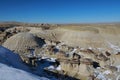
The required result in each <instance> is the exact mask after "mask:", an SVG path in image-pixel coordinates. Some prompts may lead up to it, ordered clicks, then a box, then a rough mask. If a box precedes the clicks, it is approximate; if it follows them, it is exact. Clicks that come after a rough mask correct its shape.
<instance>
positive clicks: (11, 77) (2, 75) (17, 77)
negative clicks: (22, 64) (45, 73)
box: [0, 63, 49, 80]
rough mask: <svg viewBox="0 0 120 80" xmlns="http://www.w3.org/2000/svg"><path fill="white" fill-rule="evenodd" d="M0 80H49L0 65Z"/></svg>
mask: <svg viewBox="0 0 120 80" xmlns="http://www.w3.org/2000/svg"><path fill="white" fill-rule="evenodd" d="M0 80H49V79H47V78H44V77H39V76H36V75H33V74H31V73H28V72H25V71H23V70H19V69H16V68H12V67H9V66H7V65H4V64H1V63H0Z"/></svg>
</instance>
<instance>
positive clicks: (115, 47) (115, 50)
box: [107, 42, 120, 54]
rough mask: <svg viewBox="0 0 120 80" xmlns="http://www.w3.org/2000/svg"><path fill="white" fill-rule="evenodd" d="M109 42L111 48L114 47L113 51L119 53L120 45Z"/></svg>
mask: <svg viewBox="0 0 120 80" xmlns="http://www.w3.org/2000/svg"><path fill="white" fill-rule="evenodd" d="M107 43H108V44H109V46H110V48H112V49H113V51H114V53H115V54H117V53H118V52H120V47H119V46H116V45H114V44H112V43H110V42H107Z"/></svg>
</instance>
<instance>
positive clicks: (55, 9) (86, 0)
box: [0, 0, 120, 23]
mask: <svg viewBox="0 0 120 80" xmlns="http://www.w3.org/2000/svg"><path fill="white" fill-rule="evenodd" d="M0 21H20V22H33V23H96V22H120V0H0Z"/></svg>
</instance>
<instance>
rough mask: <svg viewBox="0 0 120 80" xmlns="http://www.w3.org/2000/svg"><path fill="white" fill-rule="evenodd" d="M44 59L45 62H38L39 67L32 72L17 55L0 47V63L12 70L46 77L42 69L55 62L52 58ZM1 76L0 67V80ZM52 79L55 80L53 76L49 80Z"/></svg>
mask: <svg viewBox="0 0 120 80" xmlns="http://www.w3.org/2000/svg"><path fill="white" fill-rule="evenodd" d="M44 59H45V60H44V62H43V63H41V62H40V63H39V65H38V66H37V67H35V68H34V69H35V70H32V68H31V67H29V66H27V65H25V64H24V63H22V61H21V59H20V57H19V56H18V54H15V53H13V52H12V51H10V50H8V49H7V48H5V47H2V46H0V63H2V64H5V65H8V66H11V67H13V68H17V69H21V70H24V71H27V72H30V73H33V74H37V75H41V76H45V77H46V76H47V74H46V73H45V72H44V68H45V67H48V66H50V65H51V63H52V62H54V61H55V59H54V58H51V59H48V58H47V57H44ZM11 69H12V68H11ZM18 72H19V71H18ZM3 74H4V73H3V72H2V70H1V67H0V78H1V75H3ZM14 74H15V73H14ZM53 79H54V80H57V79H55V78H54V76H50V80H53ZM0 80H8V79H0ZM9 80H10V79H9ZM11 80H15V79H11ZM16 80H38V79H16ZM40 80H41V79H40Z"/></svg>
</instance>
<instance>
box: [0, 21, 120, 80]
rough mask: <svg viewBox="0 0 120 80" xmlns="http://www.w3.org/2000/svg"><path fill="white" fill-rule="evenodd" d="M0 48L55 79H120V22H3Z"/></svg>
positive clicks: (40, 73)
mask: <svg viewBox="0 0 120 80" xmlns="http://www.w3.org/2000/svg"><path fill="white" fill-rule="evenodd" d="M0 45H1V46H3V47H5V48H7V49H9V50H11V51H12V52H13V53H14V54H17V55H19V57H20V59H21V61H22V62H23V64H24V65H25V66H27V67H29V68H30V70H31V72H32V73H33V74H37V75H41V76H45V77H46V76H47V78H49V79H51V80H52V79H53V78H54V79H55V80H59V79H60V80H119V75H120V23H95V24H44V23H41V24H40V23H22V22H1V23H0ZM71 70H72V71H71Z"/></svg>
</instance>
